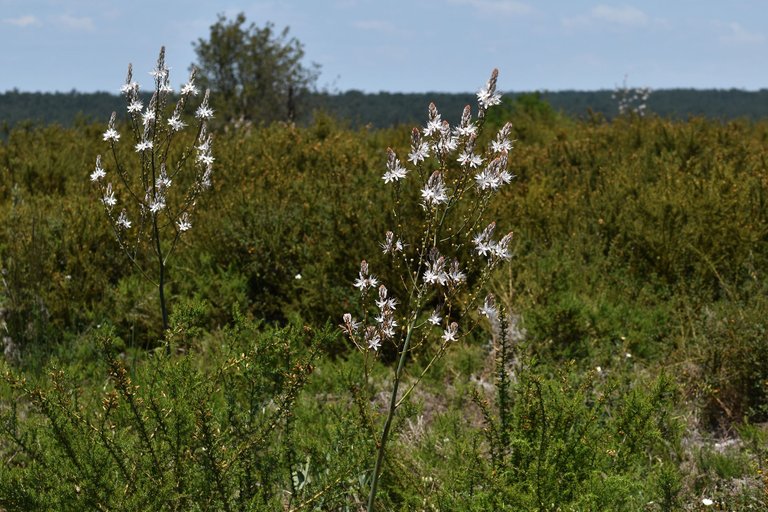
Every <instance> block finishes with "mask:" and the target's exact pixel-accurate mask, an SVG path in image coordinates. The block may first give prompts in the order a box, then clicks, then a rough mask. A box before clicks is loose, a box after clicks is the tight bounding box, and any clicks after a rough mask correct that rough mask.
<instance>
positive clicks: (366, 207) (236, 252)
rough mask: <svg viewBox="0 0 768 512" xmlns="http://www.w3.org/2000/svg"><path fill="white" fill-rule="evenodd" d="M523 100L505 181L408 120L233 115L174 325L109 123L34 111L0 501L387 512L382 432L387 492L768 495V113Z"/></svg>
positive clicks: (19, 158) (734, 499)
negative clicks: (135, 243) (128, 205)
mask: <svg viewBox="0 0 768 512" xmlns="http://www.w3.org/2000/svg"><path fill="white" fill-rule="evenodd" d="M437 107H438V108H439V107H440V105H439V104H438V105H437ZM498 110H500V111H494V109H493V107H492V108H491V109H489V110H488V114H487V116H486V118H485V119H484V121H483V122H482V123H479V122H478V123H477V124H478V126H480V125H482V126H481V128H482V130H481V131H479V132H478V135H477V139H476V140H474V139H472V137H473V135H471V134H470V135H467V134H461V135H457V136H456V137H457V140H459V141H460V144H462V146H461V147H459V148H458V149H457V150H456V151H458V152H461V151H462V149H463V148H465V146H463V145H464V144H469V141H470V139H472V144H475V145H476V148H477V154H478V155H479V154H481V153H482V154H486V153H484V152H485V151H489V152H490V153H493V152H495V154H496V157H495V158H496V160H497V159H500V158H501V157H502V155H503V157H504V158H505V159H507V158H508V161H505V162H504V163H506V164H507V165H506V170H507V171H508V172H509V174H510V175H514V178H512V179H511V181H510V180H506V181H509V183H505V184H504V185H503V187H499V188H498V191H496V189H495V188H494V187H495V185H496V184H497V183H496V182H494V181H492V180H491V178H490V177H487V176H486V177H484V178H483V177H478V176H476V173H478V172H480V171H481V169H484V168H486V167H485V166H488V167H491V163H492V162H494V161H496V160H495V159H493V158H491V157H486V158H485V159H484V160H483V161H482V163H478V165H477V166H475V165H474V164H473V163H472V161H471V159H468V160H467V161H466V162H464V163H462V162H457V161H456V158H455V157H452V159H451V160H447V159H445V160H443V159H442V158H441V157H439V156H435V154H436V153H437V154H439V151H438V150H436V149H435V150H433V151H434V152H433V153H432V154H431V155H429V156H428V157H427V158H425V159H423V160H419V159H418V158H416V157H414V158H413V160H415V161H416V163H415V164H414V163H412V162H409V161H408V155H409V153H413V149H414V148H413V146H414V144H415V143H414V139H413V137H414V135H413V133H412V132H411V128H412V127H410V126H403V127H397V128H389V129H373V128H361V129H357V128H355V129H352V128H349V127H347V126H346V125H345V124H344V123H343V122H340V121H337V120H335V119H333V118H331V117H329V116H326V115H316V116H315V119H314V120H313V121H312V122H311V123H308V124H307V125H306V126H304V125H294V124H288V123H280V122H275V123H272V124H270V125H268V126H261V127H260V126H256V125H249V124H247V123H241V124H230V125H228V126H218V127H216V126H215V125H214V126H213V127H212V128H211V130H210V131H211V133H212V134H213V135H212V141H213V145H212V149H210V148H205V149H204V150H199V149H198V151H200V152H202V154H203V157H202V159H203V160H205V158H207V157H211V158H215V164H214V167H213V169H214V170H213V173H212V176H210V179H211V180H210V181H211V183H210V189H209V190H206V192H205V193H204V194H200V195H199V197H198V196H195V198H194V206H195V209H194V212H193V213H192V215H191V217H190V219H191V229H187V228H188V227H190V226H187V225H186V224H174V222H170V223H169V224H166V225H164V226H165V227H167V228H168V230H169V232H170V233H173V234H172V236H171V237H170V238H166V239H164V240H162V241H160V242H158V247H160V246H161V245H162V244H166V245H163V246H162V248H161V254H164V255H166V256H168V258H167V261H165V262H164V264H163V265H162V268H163V272H164V273H163V275H162V277H160V280H161V282H162V283H163V285H164V291H165V296H164V299H163V300H165V301H167V309H168V311H167V313H168V314H167V317H168V318H167V319H164V316H163V313H164V311H165V310H164V308H163V307H161V303H160V298H159V297H158V282H157V276H156V270H157V264H156V259H157V257H156V254H155V253H153V252H152V250H154V249H152V248H151V247H150V248H149V249H147V250H145V251H136V252H133V253H130V255H128V254H126V251H123V250H122V248H121V245H120V244H118V242H117V241H116V233H117V234H120V233H123V231H119V230H116V228H115V226H116V224H115V222H117V223H118V224H117V227H118V228H121V229H122V228H125V229H126V231H125V232H127V233H130V231H127V230H128V229H129V228H130V229H133V230H137V229H138V228H139V222H138V220H137V219H138V217H134V218H133V225H132V226H131V225H130V224H129V225H128V226H126V225H125V223H123V224H122V226H121V225H120V224H119V223H120V219H123V217H120V218H118V217H117V216H118V213H120V210H119V208H120V206H119V205H120V204H121V203H119V202H118V207H116V208H118V209H116V210H114V212H115V213H114V215H113V216H112V217H110V216H108V215H106V214H105V204H104V203H107V201H105V197H107V196H106V195H105V192H104V190H105V189H100V188H99V187H100V186H101V185H100V183H105V182H104V181H102V182H99V181H98V179H100V178H97V179H93V178H89V175H91V176H92V173H93V172H94V162H95V161H96V156H97V155H99V154H101V155H104V169H105V170H106V173H107V177H106V178H104V179H112V180H115V181H114V183H115V190H116V193H117V194H118V199H119V200H124V199H126V195H127V193H126V192H125V190H127V188H126V187H127V186H128V185H125V186H124V188H118V187H123V185H118V182H117V180H116V178H114V176H115V174H114V173H115V172H116V170H115V169H116V165H115V164H114V163H113V160H111V159H112V155H111V149H110V142H109V141H105V140H104V139H105V136H104V130H105V128H106V123H103V124H98V125H94V124H89V123H86V122H81V123H76V124H75V125H74V126H72V127H67V128H63V127H60V126H48V125H46V126H35V125H24V124H20V125H19V126H17V127H16V128H14V129H12V130H10V131H9V132H8V134H7V137H5V140H3V141H2V143H0V219H1V222H0V268H1V269H2V286H1V287H0V319H1V320H2V323H1V324H0V328H1V329H2V339H3V343H2V347H3V348H4V355H3V356H0V375H2V379H0V460H1V461H2V463H0V509H5V510H8V511H11V510H125V511H142V510H350V511H355V510H365V507H366V503H367V502H368V499H369V497H368V495H369V489H370V487H371V483H372V479H373V480H375V479H374V478H373V475H374V473H375V472H376V470H375V469H374V465H375V463H376V458H377V453H379V452H380V450H379V449H378V447H379V446H380V445H381V444H382V443H381V437H382V430H383V429H384V431H386V432H388V435H389V439H388V443H384V444H385V445H386V451H385V456H384V457H383V460H382V462H381V464H382V465H381V468H380V470H381V472H380V478H379V479H378V482H377V483H378V494H377V501H376V510H403V511H404V510H430V511H431V510H467V511H487V510H510V511H516V510H541V511H544V510H547V511H549V510H551V511H554V510H562V511H566V510H574V511H575V510H579V511H581V510H583V511H589V510H625V511H640V510H642V511H672V510H690V511H694V510H735V511H746V510H755V511H758V510H768V473H767V472H766V471H768V467H766V466H767V465H768V461H767V460H766V457H768V428H767V427H766V425H768V283H766V278H767V275H766V272H768V167H767V166H768V163H767V162H768V122H766V121H748V120H743V121H730V122H724V121H714V120H707V119H704V118H690V119H688V120H686V121H671V120H666V119H663V118H660V117H657V116H654V115H653V114H649V115H647V116H645V117H639V116H636V115H623V116H619V117H617V118H616V119H613V120H610V121H607V120H605V119H604V118H603V117H601V116H598V115H595V116H593V117H592V118H584V119H580V120H574V119H572V118H569V117H566V116H564V115H561V114H558V113H556V112H555V111H554V110H553V109H551V108H549V107H548V105H547V104H546V103H544V102H543V101H540V100H538V99H536V98H531V97H527V98H524V101H517V102H513V103H510V104H506V106H505V107H503V108H501V107H499V108H498ZM474 111H475V107H474V106H473V112H474ZM424 112H425V120H424V123H423V124H422V125H421V126H419V130H418V131H417V134H420V135H418V136H419V137H421V139H420V140H432V139H430V137H438V138H439V137H440V133H439V130H440V128H439V127H437V128H435V130H437V132H436V133H435V134H430V133H429V125H427V121H426V112H427V110H426V105H425V109H424ZM457 114H459V113H458V112H451V113H450V116H447V115H446V116H445V117H446V118H448V117H450V118H451V119H454V118H455V119H459V116H458V115H457ZM215 119H216V118H214V120H215ZM507 121H511V123H512V125H511V131H510V132H509V134H508V139H509V141H510V142H511V144H512V147H511V149H509V150H508V156H507V150H498V151H497V150H495V149H494V150H493V151H491V150H485V149H484V148H489V147H491V146H492V145H493V143H494V141H496V142H498V141H499V140H500V139H499V138H498V136H497V133H498V132H499V130H502V131H503V130H504V129H505V128H504V126H505V123H506V122H507ZM473 122H474V121H473ZM435 126H437V124H436V125H435ZM116 128H117V129H118V130H119V131H120V132H121V133H123V139H122V140H120V141H119V143H118V142H115V144H113V146H114V147H116V148H117V149H116V150H115V154H116V156H117V157H118V161H123V162H135V161H136V156H135V155H136V154H137V153H136V152H135V151H133V147H132V146H133V144H132V143H131V142H130V141H126V139H128V138H129V136H128V135H129V129H128V127H127V126H124V125H122V124H121V123H120V122H119V121H118V122H117V124H116ZM452 128H455V127H453V126H452ZM178 137H179V140H180V142H182V143H184V144H186V145H187V146H190V147H191V146H195V144H197V143H199V142H200V140H199V139H198V138H197V136H195V135H194V134H188V133H187V132H180V134H179V135H178ZM462 137H463V138H462ZM435 140H437V139H435ZM512 141H514V142H512ZM123 143H125V144H124V145H123V146H121V145H120V144H123ZM437 145H439V142H435V147H437ZM416 146H418V144H416ZM388 148H391V149H392V151H393V153H388ZM209 151H210V153H209ZM490 153H489V154H490ZM138 154H141V153H138ZM152 154H153V155H154V154H155V153H152ZM206 155H207V156H206ZM393 155H396V158H397V162H398V163H395V160H394V158H395V157H394V156H393ZM465 156H466V155H465ZM108 157H109V159H108ZM179 158H182V159H183V158H185V157H184V156H183V155H182V156H179ZM198 158H201V157H198ZM169 161H170V160H169ZM401 164H402V166H403V167H407V168H408V172H407V175H406V176H405V177H404V178H403V179H396V178H395V177H393V176H395V175H396V174H397V173H398V172H399V169H400V168H401V167H400V165H401ZM142 165H148V164H142ZM499 165H501V164H499ZM126 166H127V167H126V169H129V166H128V164H126ZM387 172H389V173H391V174H390V178H391V179H388V180H387V181H393V182H392V183H385V180H383V179H382V176H383V175H385V173H387ZM110 173H112V174H110ZM467 173H469V174H467ZM110 176H112V178H110ZM153 177H154V175H153ZM485 178H487V180H486V179H485ZM497 178H499V176H497ZM503 178H504V177H503V176H502V177H500V178H499V180H501V181H505V179H503ZM158 179H159V178H158ZM184 179H185V176H184V175H183V174H179V175H178V176H176V177H173V181H174V185H173V186H180V185H182V184H185V182H184ZM154 183H155V180H154V179H153V180H152V182H151V183H150V188H151V187H152V186H154ZM441 183H442V188H441V187H440V184H441ZM486 185H487V186H488V188H490V189H492V190H493V191H494V193H493V194H490V193H486V189H485V188H483V187H484V186H486ZM167 186H169V187H170V181H169V182H168V185H167ZM158 187H159V185H158ZM159 188H162V187H159ZM110 190H111V188H110ZM121 191H122V193H123V195H122V196H120V195H119V194H120V192H121ZM147 194H148V195H149V192H147ZM441 194H444V195H446V199H445V200H442V199H441ZM449 197H450V199H448V198H449ZM454 198H456V202H455V203H454V202H453V199H454ZM459 199H461V204H460V206H454V205H459ZM136 200H137V201H139V202H141V201H142V200H144V198H143V197H138V198H137V199H136ZM145 206H146V205H145ZM172 206H173V205H172V203H171V201H170V199H169V201H168V206H167V208H168V209H170V208H171V207H172ZM162 207H166V205H165V203H163V205H162ZM162 207H161V206H160V205H159V202H157V201H155V202H154V203H152V209H153V211H152V214H153V215H154V214H155V213H156V211H155V210H157V211H166V210H162ZM145 213H146V212H145ZM110 215H111V214H110ZM147 215H149V214H147ZM451 215H453V217H451ZM148 218H149V217H148ZM153 218H154V217H153ZM158 218H159V217H158ZM183 218H184V219H186V217H183ZM480 218H482V219H484V220H483V221H482V223H481V221H479V220H477V219H480ZM467 219H469V220H467ZM491 221H494V222H495V229H496V232H495V233H496V234H495V235H493V238H491V237H490V235H489V236H488V237H486V238H483V235H482V232H483V228H486V226H487V225H488V224H489V223H490V222H491ZM450 222H455V224H450V225H451V226H453V225H455V226H458V227H457V228H455V230H454V231H452V230H450V229H442V228H443V226H448V225H449V223H450ZM161 227H162V226H161ZM470 228H473V229H470ZM388 231H390V232H394V235H393V236H394V237H395V238H398V237H402V242H403V247H402V251H401V252H402V254H403V255H404V256H403V257H402V259H398V258H400V256H399V254H400V253H399V252H398V251H399V249H398V251H395V249H394V245H391V244H390V246H389V249H388V242H387V235H386V233H387V232H388ZM509 232H513V236H512V237H511V238H507V239H505V238H502V237H503V235H505V234H507V233H509ZM425 233H426V235H425ZM459 234H461V236H466V237H467V238H466V240H467V241H466V242H459V241H457V240H459V238H458V237H459ZM120 236H123V235H122V234H121V235H120ZM462 240H463V239H462ZM493 240H497V241H496V242H494V241H493ZM390 242H391V241H390ZM473 243H474V244H475V245H474V246H473V245H472V244H473ZM484 243H486V245H485V246H484V245H483V244H484ZM440 244H443V245H440ZM505 244H506V245H505ZM432 246H435V247H437V246H440V247H443V246H445V247H448V248H447V249H442V248H441V251H440V253H439V254H438V253H437V251H431V250H430V249H431V248H432ZM502 246H503V247H502ZM141 247H143V246H141ZM484 251H485V252H484ZM494 251H496V252H494ZM396 252H398V254H395V253H396ZM486 253H487V254H486ZM449 254H450V258H449V257H448V255H449ZM441 255H442V256H445V258H444V259H442V260H441V258H442V256H441ZM454 255H455V258H457V259H456V260H455V261H457V262H458V263H457V264H456V265H457V267H456V268H453V269H452V270H449V268H451V267H450V265H452V261H454V260H453V259H452V258H453V257H454ZM129 256H130V257H129ZM494 258H495V259H494ZM363 260H365V262H366V264H367V265H366V266H367V267H368V268H367V269H363V268H361V261H363ZM153 269H154V270H153ZM414 269H415V270H414ZM145 274H146V275H145ZM373 276H375V283H374V282H373V280H372V278H373ZM366 279H367V280H368V281H366ZM356 280H357V281H356ZM381 283H384V284H386V285H387V287H388V288H389V292H387V290H386V289H385V291H384V292H383V296H382V292H381V288H380V287H379V285H380V284H381ZM356 284H357V285H356ZM427 285H430V286H427ZM161 289H162V287H161ZM361 291H363V292H366V293H367V294H366V293H363V294H362V296H361ZM387 293H389V296H387ZM488 293H492V294H493V296H494V298H495V305H494V304H491V305H489V303H488V302H487V301H484V299H485V298H486V294H488ZM395 297H396V301H395V302H389V303H388V302H387V301H388V300H391V299H393V298H395ZM377 301H378V302H377ZM345 313H349V314H350V315H351V316H350V317H349V318H347V319H345V318H344V317H343V315H344V314H345ZM376 315H378V317H377V316H376ZM388 315H389V316H388ZM393 315H394V316H393ZM432 315H435V316H432ZM393 318H397V321H396V322H393V321H392V319H393ZM354 319H359V321H360V322H362V323H361V324H360V325H359V326H358V325H355V322H356V321H355V320H354ZM366 319H367V320H366ZM164 320H167V326H168V328H167V329H164V324H165V323H166V322H165V321H164ZM432 320H435V321H434V322H432ZM366 322H367V324H366ZM432 324H434V325H432ZM366 325H369V326H370V327H372V329H371V330H367V331H366V330H364V329H365V327H366ZM453 325H455V326H456V327H455V328H454V327H453ZM389 328H391V331H389V332H390V334H389V335H388V334H387V329H389ZM345 329H346V330H347V334H350V335H351V336H350V335H345V333H344V332H343V331H344V330H345ZM412 331H413V332H418V336H416V335H414V337H413V338H411V332H412ZM376 336H378V338H376ZM409 343H410V344H409ZM404 347H405V348H406V349H407V350H406V351H405V356H404V357H401V355H402V352H403V348H404ZM401 367H402V368H403V371H402V373H399V374H398V373H396V372H397V368H401ZM398 384H399V394H396V396H395V400H392V391H393V385H395V386H397V385H398ZM398 398H402V400H401V401H399V402H397V399H398ZM395 402H397V414H396V415H394V416H393V417H392V418H391V420H392V421H391V424H390V421H388V419H390V418H389V417H388V410H389V408H390V407H391V406H390V403H393V404H394V403H395ZM385 424H386V427H384V425H385ZM385 437H386V436H385ZM381 452H384V450H381Z"/></svg>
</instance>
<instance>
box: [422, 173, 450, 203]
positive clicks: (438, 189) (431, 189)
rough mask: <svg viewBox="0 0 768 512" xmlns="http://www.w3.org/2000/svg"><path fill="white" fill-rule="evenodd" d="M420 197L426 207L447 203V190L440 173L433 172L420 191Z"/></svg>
mask: <svg viewBox="0 0 768 512" xmlns="http://www.w3.org/2000/svg"><path fill="white" fill-rule="evenodd" d="M421 197H422V198H423V199H424V204H425V205H427V206H429V205H438V204H440V203H446V202H448V190H447V189H446V187H445V183H444V182H443V177H442V175H441V174H440V171H435V172H433V173H432V176H430V177H429V179H428V180H427V184H426V185H424V188H422V189H421Z"/></svg>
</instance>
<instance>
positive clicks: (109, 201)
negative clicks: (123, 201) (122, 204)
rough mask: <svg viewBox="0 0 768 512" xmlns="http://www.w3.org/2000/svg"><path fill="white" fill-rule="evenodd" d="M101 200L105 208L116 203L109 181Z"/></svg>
mask: <svg viewBox="0 0 768 512" xmlns="http://www.w3.org/2000/svg"><path fill="white" fill-rule="evenodd" d="M101 202H102V203H104V205H105V206H106V207H107V208H112V207H113V206H115V205H116V204H117V199H115V193H114V192H112V184H111V183H107V189H106V190H105V191H104V196H103V197H102V198H101Z"/></svg>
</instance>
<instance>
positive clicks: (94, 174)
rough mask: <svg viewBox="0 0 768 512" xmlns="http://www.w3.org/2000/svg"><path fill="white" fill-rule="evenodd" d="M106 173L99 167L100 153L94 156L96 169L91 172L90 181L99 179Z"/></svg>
mask: <svg viewBox="0 0 768 512" xmlns="http://www.w3.org/2000/svg"><path fill="white" fill-rule="evenodd" d="M106 175H107V173H106V171H105V170H104V169H103V168H102V167H101V155H98V156H97V157H96V169H94V170H93V172H92V173H91V181H99V180H100V179H101V178H103V177H104V176H106Z"/></svg>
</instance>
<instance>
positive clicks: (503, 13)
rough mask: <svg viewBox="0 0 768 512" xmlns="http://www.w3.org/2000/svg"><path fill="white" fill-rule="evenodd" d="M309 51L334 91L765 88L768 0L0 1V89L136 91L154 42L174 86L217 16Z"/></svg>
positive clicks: (322, 82) (767, 75) (322, 83)
mask: <svg viewBox="0 0 768 512" xmlns="http://www.w3.org/2000/svg"><path fill="white" fill-rule="evenodd" d="M238 12H244V13H245V14H246V17H247V19H248V20H249V21H253V22H255V23H256V24H257V25H259V26H262V25H263V24H264V23H265V22H267V21H271V22H273V23H274V24H275V25H276V27H277V28H278V29H281V28H283V27H285V26H289V27H290V34H291V35H292V36H294V37H296V38H298V39H299V40H300V41H301V42H303V43H304V45H305V50H306V54H307V60H308V61H312V62H316V63H318V64H320V66H321V70H322V74H321V76H320V80H319V85H320V86H321V87H324V88H327V89H329V90H331V91H346V90H350V89H358V90H362V91H366V92H378V91H391V92H427V91H443V92H474V91H476V90H477V89H478V88H479V87H480V86H482V85H483V84H484V83H485V81H486V79H487V77H488V75H489V73H490V71H491V69H493V68H494V67H498V68H499V70H500V77H499V88H500V90H502V91H504V90H506V91H531V90H551V91H554V90H564V89H579V90H591V89H611V88H614V87H615V86H616V85H619V84H621V82H622V81H623V79H624V77H625V75H626V76H627V77H628V78H627V83H628V84H629V85H630V86H650V87H652V88H655V89H659V88H673V87H693V88H718V89H725V88H739V89H747V90H755V89H760V88H768V0H728V1H722V0H719V1H712V0H663V1H660V0H645V1H640V0H634V1H633V0H630V1H626V2H624V1H619V2H613V1H610V0H595V1H588V0H539V1H536V0H284V1H255V2H246V1H242V2H234V3H232V2H218V1H214V0H211V1H201V2H197V1H193V0H186V1H180V0H167V1H164V0H153V1H147V0H133V1H125V0H123V1H113V0H71V1H65V0H0V47H1V48H3V50H2V52H0V70H2V71H0V92H2V91H6V90H9V89H12V88H18V89H19V90H22V91H70V90H72V89H76V90H78V91H83V92H91V91H110V92H117V90H118V88H119V86H120V84H121V83H122V81H123V79H124V77H125V71H126V68H127V64H128V62H132V63H133V64H134V69H135V70H136V73H137V75H138V76H139V77H142V76H143V77H144V79H142V80H140V83H141V85H142V86H144V85H145V84H146V86H149V84H150V77H149V74H147V73H144V71H146V72H148V71H149V70H150V69H151V68H152V66H153V63H154V60H155V58H156V56H157V52H158V50H159V48H160V46H161V45H165V46H166V49H167V61H166V62H167V64H168V65H169V66H170V67H171V78H172V83H174V85H178V84H181V83H183V82H184V81H185V79H186V75H187V72H188V68H189V65H190V64H191V63H192V62H194V60H195V54H194V51H193V48H192V42H193V41H196V40H197V39H198V38H201V37H203V38H206V37H207V36H208V33H209V27H210V25H211V24H213V23H215V21H216V16H217V14H219V13H223V14H225V15H227V16H228V17H233V16H234V15H235V14H237V13H238Z"/></svg>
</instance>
